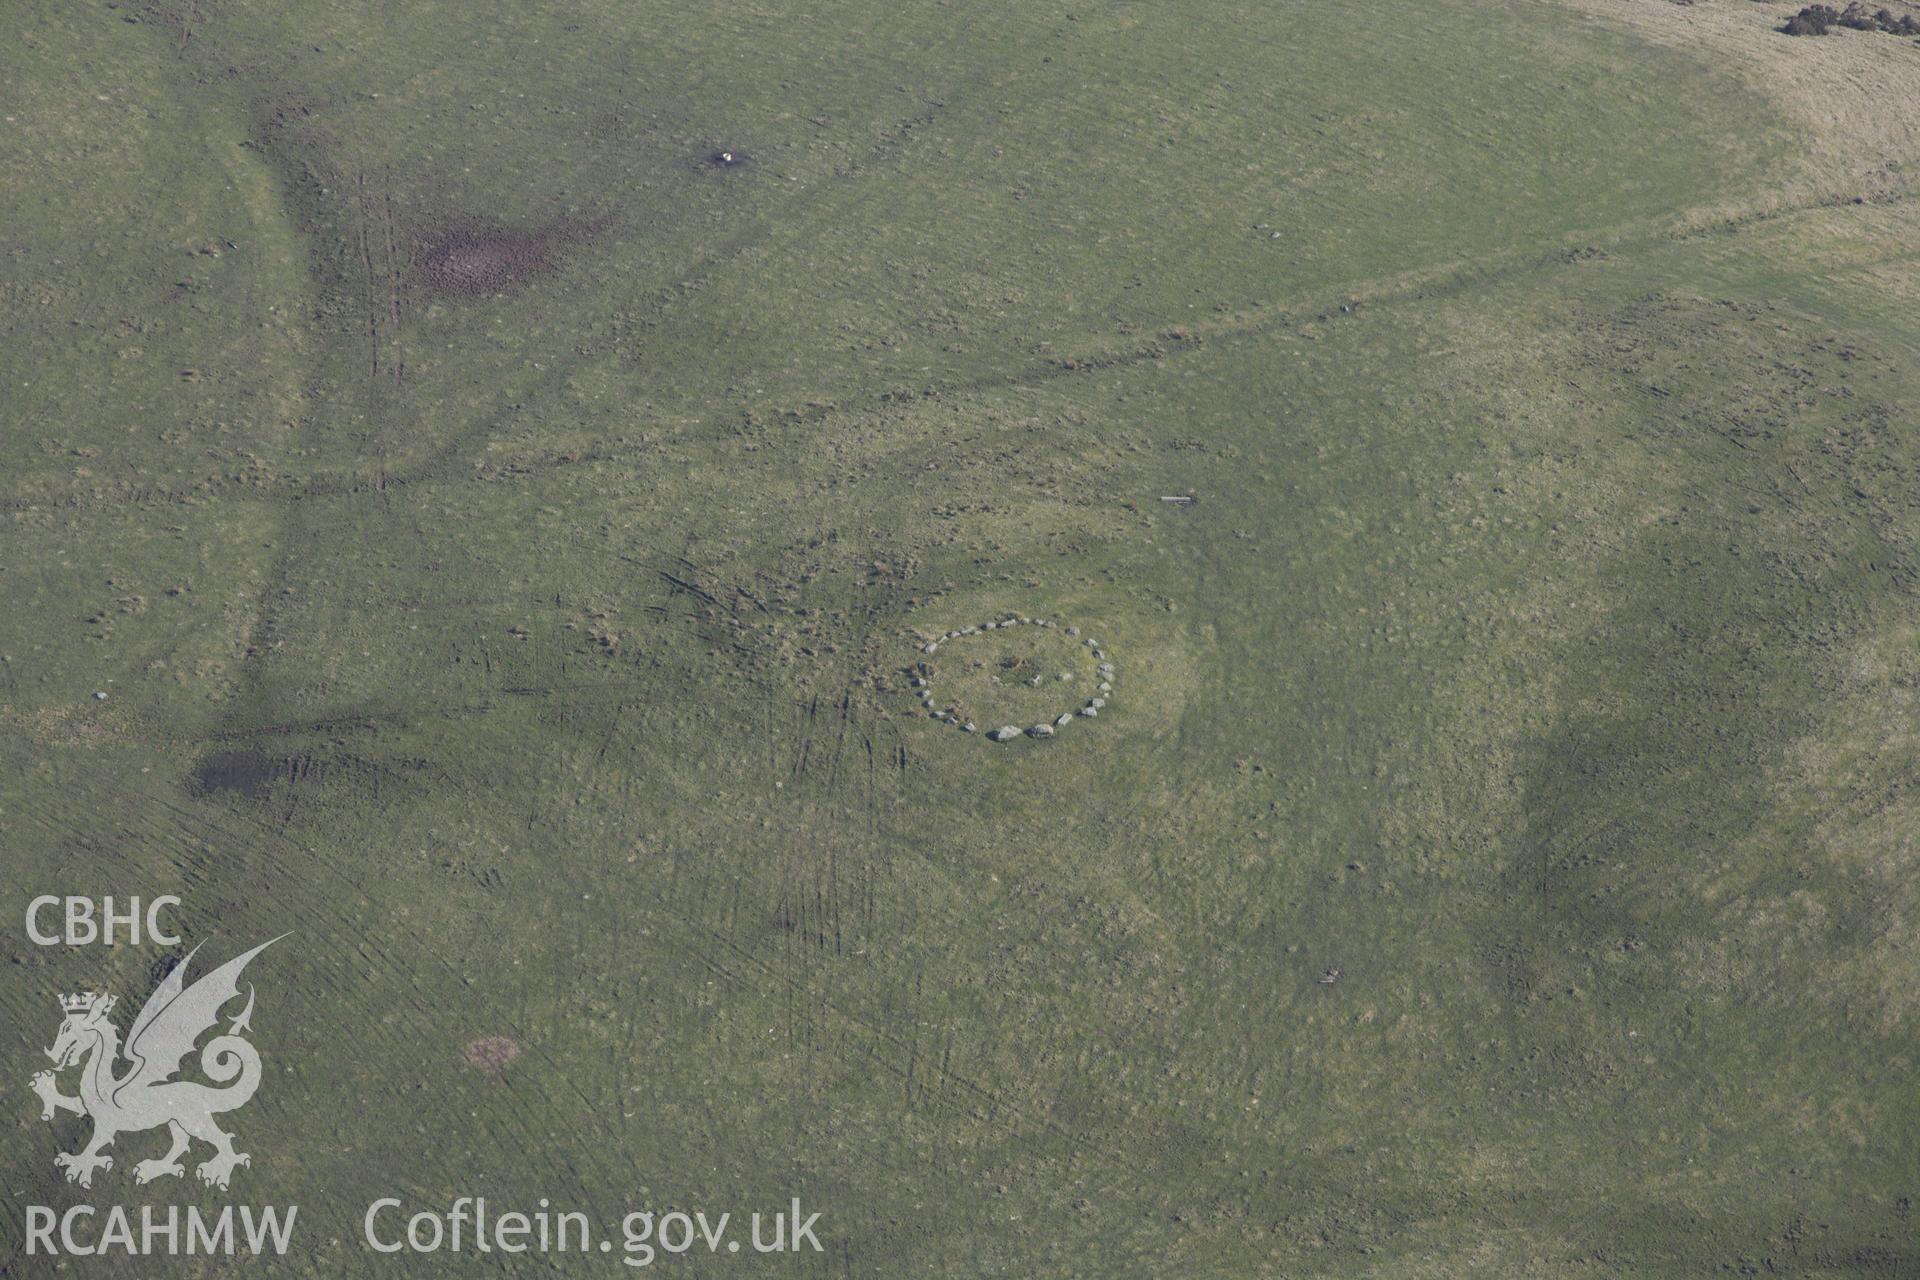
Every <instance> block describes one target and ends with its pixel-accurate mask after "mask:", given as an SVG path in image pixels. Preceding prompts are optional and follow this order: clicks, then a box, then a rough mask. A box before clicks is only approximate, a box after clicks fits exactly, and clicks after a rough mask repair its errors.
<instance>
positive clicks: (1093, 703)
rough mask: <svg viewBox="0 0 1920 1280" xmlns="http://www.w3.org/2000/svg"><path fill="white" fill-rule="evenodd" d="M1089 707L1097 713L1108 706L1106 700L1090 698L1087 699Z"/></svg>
mask: <svg viewBox="0 0 1920 1280" xmlns="http://www.w3.org/2000/svg"><path fill="white" fill-rule="evenodd" d="M1087 705H1088V706H1090V707H1092V708H1093V709H1094V710H1095V711H1098V710H1099V709H1100V708H1102V707H1104V706H1106V705H1107V700H1106V699H1105V698H1089V699H1087Z"/></svg>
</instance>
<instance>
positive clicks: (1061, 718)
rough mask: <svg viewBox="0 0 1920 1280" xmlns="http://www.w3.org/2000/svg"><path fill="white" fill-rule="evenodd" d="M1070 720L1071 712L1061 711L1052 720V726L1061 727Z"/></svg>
mask: <svg viewBox="0 0 1920 1280" xmlns="http://www.w3.org/2000/svg"><path fill="white" fill-rule="evenodd" d="M1072 719H1073V712H1071V711H1062V712H1061V713H1060V714H1059V715H1058V716H1057V717H1055V718H1054V724H1056V725H1063V724H1066V723H1067V722H1068V721H1070V720H1072Z"/></svg>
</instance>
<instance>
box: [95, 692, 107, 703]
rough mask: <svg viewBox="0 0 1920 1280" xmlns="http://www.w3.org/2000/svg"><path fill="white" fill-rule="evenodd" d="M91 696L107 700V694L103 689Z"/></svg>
mask: <svg viewBox="0 0 1920 1280" xmlns="http://www.w3.org/2000/svg"><path fill="white" fill-rule="evenodd" d="M93 696H94V697H95V698H97V699H98V700H99V701H101V702H105V701H106V700H107V695H106V691H105V690H102V691H100V692H98V693H95V694H94V695H93Z"/></svg>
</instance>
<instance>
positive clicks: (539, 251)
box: [413, 218, 609, 296]
mask: <svg viewBox="0 0 1920 1280" xmlns="http://www.w3.org/2000/svg"><path fill="white" fill-rule="evenodd" d="M608 221H609V220H608V219H606V218H596V219H594V220H593V221H590V222H559V223H555V224H554V225H552V226H549V227H545V228H542V229H541V230H539V231H504V230H500V229H497V228H490V229H469V230H464V231H454V232H449V233H448V234H446V235H444V236H442V237H440V238H439V239H438V240H435V241H433V242H431V243H430V244H428V245H427V247H426V248H425V249H423V250H422V251H421V252H420V253H419V254H418V255H416V257H415V258H414V265H413V276H414V279H415V280H416V281H417V282H418V283H419V284H421V285H424V286H425V287H426V288H428V289H431V290H433V291H434V292H436V293H450V294H457V295H465V296H476V295H484V294H493V293H508V292H511V291H512V290H514V289H517V288H519V287H520V286H522V285H524V284H527V283H528V282H530V281H532V280H534V279H536V278H538V277H540V276H543V275H546V274H548V273H549V272H551V271H552V270H553V269H554V266H555V261H554V255H555V251H556V250H558V249H559V248H560V247H561V246H563V245H568V244H578V243H580V242H582V241H585V240H589V239H592V238H593V237H594V236H595V235H597V234H598V233H599V232H600V231H601V230H602V229H603V228H604V227H605V226H606V225H607V223H608Z"/></svg>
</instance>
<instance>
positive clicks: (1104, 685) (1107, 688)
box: [1100, 680, 1113, 693]
mask: <svg viewBox="0 0 1920 1280" xmlns="http://www.w3.org/2000/svg"><path fill="white" fill-rule="evenodd" d="M1100 692H1102V693H1112V692H1113V686H1112V685H1111V684H1109V683H1108V682H1107V681H1105V680H1102V681H1101V682H1100Z"/></svg>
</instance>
